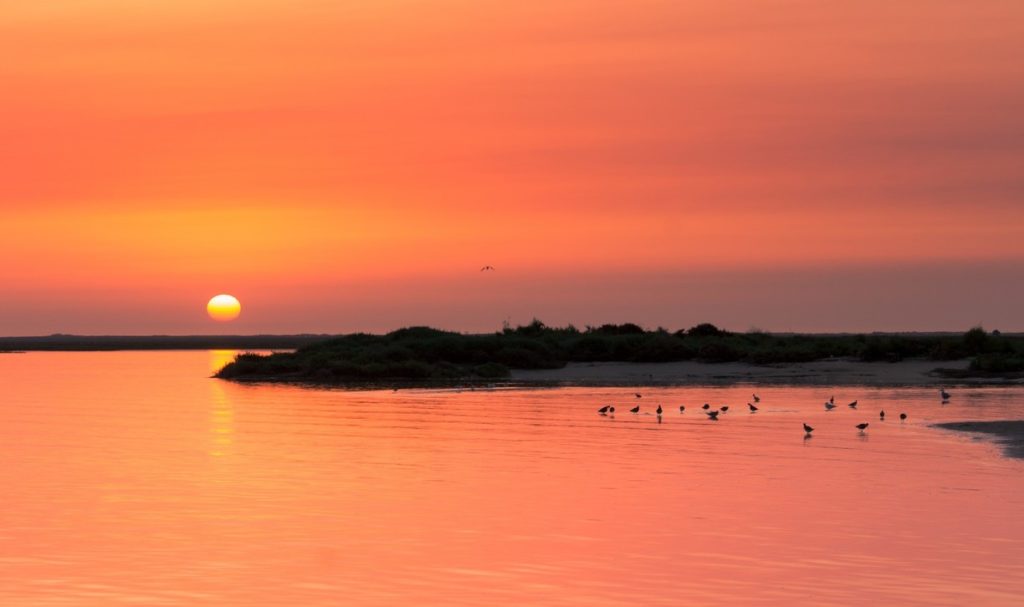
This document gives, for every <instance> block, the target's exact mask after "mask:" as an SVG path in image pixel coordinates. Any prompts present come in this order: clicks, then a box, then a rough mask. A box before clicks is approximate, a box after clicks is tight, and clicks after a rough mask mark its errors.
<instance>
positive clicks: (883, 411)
mask: <svg viewBox="0 0 1024 607" xmlns="http://www.w3.org/2000/svg"><path fill="white" fill-rule="evenodd" d="M878 419H880V420H882V421H885V409H882V411H881V412H880V413H879V414H878Z"/></svg>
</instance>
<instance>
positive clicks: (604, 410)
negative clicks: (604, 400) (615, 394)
mask: <svg viewBox="0 0 1024 607" xmlns="http://www.w3.org/2000/svg"><path fill="white" fill-rule="evenodd" d="M611 408H612V406H611V405H605V406H603V407H601V408H600V409H598V410H597V412H598V413H600V414H601V415H604V414H606V413H608V409H611Z"/></svg>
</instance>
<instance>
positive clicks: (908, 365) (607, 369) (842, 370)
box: [511, 359, 1008, 386]
mask: <svg viewBox="0 0 1024 607" xmlns="http://www.w3.org/2000/svg"><path fill="white" fill-rule="evenodd" d="M968 364H969V361H968V360H959V361H945V362H941V363H937V362H935V361H931V360H907V361H901V362H897V363H886V362H878V363H866V362H861V361H857V360H846V359H833V360H823V361H815V362H810V363H792V364H783V365H751V364H747V363H700V362H691V361H684V362H674V363H569V364H568V365H566V366H565V367H564V368H562V369H542V370H529V371H524V370H517V371H513V372H512V377H511V379H512V381H522V382H541V383H555V384H569V385H584V386H597V385H639V384H655V385H657V384H665V385H671V384H736V383H758V384H800V385H823V386H824V385H827V386H839V385H867V386H934V385H940V384H942V385H950V384H954V383H1008V382H1007V381H1005V380H987V382H986V380H950V379H948V378H944V377H941V376H939V375H938V374H936V373H934V370H935V368H936V367H942V368H945V369H966V368H967V365H968Z"/></svg>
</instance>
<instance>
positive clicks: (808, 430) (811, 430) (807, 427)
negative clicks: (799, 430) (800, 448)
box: [804, 422, 814, 436]
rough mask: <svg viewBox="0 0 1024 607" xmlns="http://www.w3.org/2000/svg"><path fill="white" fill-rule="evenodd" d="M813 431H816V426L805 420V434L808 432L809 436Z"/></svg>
mask: <svg viewBox="0 0 1024 607" xmlns="http://www.w3.org/2000/svg"><path fill="white" fill-rule="evenodd" d="M811 432H814V428H812V427H810V426H808V425H807V423H806V422H805V423H804V434H806V435H807V436H810V435H811Z"/></svg>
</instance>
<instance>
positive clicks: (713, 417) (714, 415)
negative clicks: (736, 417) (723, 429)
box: [708, 410, 718, 422]
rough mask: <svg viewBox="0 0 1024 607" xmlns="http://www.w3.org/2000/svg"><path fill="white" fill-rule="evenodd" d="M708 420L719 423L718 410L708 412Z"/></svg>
mask: <svg viewBox="0 0 1024 607" xmlns="http://www.w3.org/2000/svg"><path fill="white" fill-rule="evenodd" d="M708 419H710V420H711V421H713V422H717V421H718V411H717V410H716V411H708Z"/></svg>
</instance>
